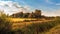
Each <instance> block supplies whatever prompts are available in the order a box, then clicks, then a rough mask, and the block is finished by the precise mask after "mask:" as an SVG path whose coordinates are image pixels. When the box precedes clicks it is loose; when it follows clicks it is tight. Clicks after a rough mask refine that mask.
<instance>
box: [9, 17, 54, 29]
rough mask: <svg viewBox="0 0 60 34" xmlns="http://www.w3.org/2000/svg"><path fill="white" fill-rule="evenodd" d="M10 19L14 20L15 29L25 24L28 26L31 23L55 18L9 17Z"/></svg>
mask: <svg viewBox="0 0 60 34" xmlns="http://www.w3.org/2000/svg"><path fill="white" fill-rule="evenodd" d="M8 19H10V21H12V22H13V25H12V26H13V29H15V28H21V27H24V26H28V25H31V24H33V23H34V24H36V23H42V22H49V21H54V20H45V19H36V18H8Z"/></svg>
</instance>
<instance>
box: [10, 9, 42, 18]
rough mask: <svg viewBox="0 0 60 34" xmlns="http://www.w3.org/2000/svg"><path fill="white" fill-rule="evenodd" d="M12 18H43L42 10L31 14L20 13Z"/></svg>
mask: <svg viewBox="0 0 60 34" xmlns="http://www.w3.org/2000/svg"><path fill="white" fill-rule="evenodd" d="M11 17H15V18H41V17H42V16H41V10H37V9H36V10H35V11H34V12H31V13H23V12H18V13H15V14H12V15H11Z"/></svg>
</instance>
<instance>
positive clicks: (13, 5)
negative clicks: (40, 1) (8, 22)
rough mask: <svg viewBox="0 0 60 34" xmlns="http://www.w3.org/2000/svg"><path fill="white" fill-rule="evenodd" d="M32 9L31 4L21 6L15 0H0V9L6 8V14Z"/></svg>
mask: <svg viewBox="0 0 60 34" xmlns="http://www.w3.org/2000/svg"><path fill="white" fill-rule="evenodd" d="M29 9H30V7H29V6H23V7H22V6H21V5H20V4H19V3H17V2H13V1H0V10H4V12H5V13H6V14H13V13H16V12H20V11H24V12H27V11H28V10H29Z"/></svg>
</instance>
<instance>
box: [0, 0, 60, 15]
mask: <svg viewBox="0 0 60 34" xmlns="http://www.w3.org/2000/svg"><path fill="white" fill-rule="evenodd" d="M35 9H39V10H41V11H42V15H45V16H60V0H0V11H4V12H5V13H6V14H9V15H11V14H13V13H17V12H20V11H23V12H32V11H34V10H35Z"/></svg>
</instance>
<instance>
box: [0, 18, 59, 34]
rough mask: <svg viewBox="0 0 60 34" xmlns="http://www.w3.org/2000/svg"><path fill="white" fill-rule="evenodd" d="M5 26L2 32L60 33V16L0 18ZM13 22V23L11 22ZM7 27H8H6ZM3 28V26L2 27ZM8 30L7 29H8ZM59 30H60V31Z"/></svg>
mask: <svg viewBox="0 0 60 34" xmlns="http://www.w3.org/2000/svg"><path fill="white" fill-rule="evenodd" d="M0 20H1V23H2V26H3V25H4V24H5V25H6V26H5V27H3V28H2V29H5V30H2V29H1V30H2V32H3V33H4V32H5V33H9V34H12V33H14V34H56V32H57V34H59V32H60V18H56V19H50V20H49V19H44V18H43V19H41V18H39V19H36V18H6V20H7V21H6V20H5V19H4V18H3V17H2V18H0ZM10 23H11V24H10ZM6 27H7V29H6ZM0 28H1V27H0ZM6 30H7V31H6ZM58 31H59V32H58Z"/></svg>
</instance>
